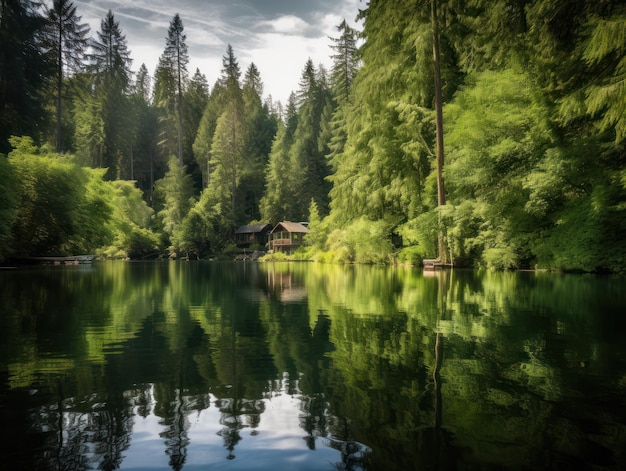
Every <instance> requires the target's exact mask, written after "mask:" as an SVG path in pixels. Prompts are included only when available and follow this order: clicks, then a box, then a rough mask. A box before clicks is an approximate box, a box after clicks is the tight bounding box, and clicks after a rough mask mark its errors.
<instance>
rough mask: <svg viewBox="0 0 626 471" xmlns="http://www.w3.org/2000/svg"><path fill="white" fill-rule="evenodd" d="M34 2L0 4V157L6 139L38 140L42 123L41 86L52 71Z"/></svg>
mask: <svg viewBox="0 0 626 471" xmlns="http://www.w3.org/2000/svg"><path fill="white" fill-rule="evenodd" d="M37 6H38V4H37V3H36V2H34V1H28V0H26V1H1V2H0V153H5V154H6V153H8V152H9V151H10V149H11V146H10V145H9V137H10V136H11V135H16V136H24V135H28V136H32V137H33V138H34V139H36V140H38V139H39V137H40V135H39V134H40V129H41V128H42V127H43V124H44V122H45V117H46V113H45V109H44V106H43V104H44V103H45V101H46V100H45V99H44V92H45V89H44V84H45V83H46V80H48V79H49V78H50V77H52V76H53V73H54V69H53V66H52V63H51V61H50V60H49V56H48V55H47V54H46V44H45V42H46V37H45V36H46V35H45V28H46V20H45V18H44V17H43V16H41V14H40V13H39V11H38V9H37Z"/></svg>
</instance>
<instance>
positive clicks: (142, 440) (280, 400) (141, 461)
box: [120, 392, 342, 471]
mask: <svg viewBox="0 0 626 471" xmlns="http://www.w3.org/2000/svg"><path fill="white" fill-rule="evenodd" d="M210 400H211V406H210V407H209V408H208V409H204V410H202V411H200V412H196V411H192V412H189V413H188V414H187V421H188V429H187V436H188V438H189V444H188V445H187V447H186V451H187V452H186V460H185V464H184V467H183V469H185V470H196V469H207V467H208V468H210V469H233V470H247V469H250V470H252V469H254V470H259V469H278V470H284V471H288V470H319V469H337V465H338V464H340V463H341V462H342V456H341V452H340V451H339V450H337V449H335V448H332V447H331V446H330V440H329V439H328V438H324V437H317V438H316V440H315V450H311V449H309V448H308V447H307V442H306V441H305V437H306V432H305V431H304V430H303V429H302V427H301V426H300V417H301V415H302V410H301V408H302V400H301V399H300V398H299V396H292V395H289V394H286V393H280V392H279V393H275V394H273V395H272V396H271V397H269V398H267V399H264V400H263V402H264V404H265V409H264V411H263V413H262V414H261V420H260V423H259V425H258V426H257V427H256V428H254V429H252V428H250V427H249V426H246V427H244V428H242V429H241V430H240V431H239V433H240V436H241V440H239V442H237V444H236V445H235V448H234V450H233V452H232V454H233V455H234V456H235V457H234V459H231V460H229V459H227V456H228V454H229V451H228V449H227V448H226V446H225V444H224V437H223V436H222V435H221V434H220V432H222V431H223V430H224V428H225V425H224V424H223V423H220V419H221V418H222V416H223V413H222V412H221V411H220V410H219V409H218V408H217V407H216V401H217V399H216V398H215V397H214V396H213V395H210ZM153 409H154V401H152V404H151V405H150V408H149V410H148V412H149V413H148V415H147V416H146V417H142V416H140V415H135V417H134V425H133V431H132V435H131V441H130V447H129V448H128V449H127V450H125V451H124V452H123V456H124V459H123V461H122V465H121V468H120V469H122V470H170V469H171V466H170V464H169V460H170V457H169V456H168V455H167V454H166V452H165V448H166V445H165V443H164V438H163V437H162V436H161V434H162V433H163V432H164V431H165V430H166V428H167V427H166V426H164V425H163V424H161V423H160V422H161V421H162V419H161V418H160V417H158V416H156V415H155V414H154V410H153ZM135 414H137V411H136V410H135ZM222 422H223V420H222ZM242 422H245V421H242ZM253 430H254V433H252V432H253Z"/></svg>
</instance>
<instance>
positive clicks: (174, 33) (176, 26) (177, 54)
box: [163, 13, 189, 166]
mask: <svg viewBox="0 0 626 471" xmlns="http://www.w3.org/2000/svg"><path fill="white" fill-rule="evenodd" d="M183 31H184V27H183V22H182V20H181V19H180V15H179V14H178V13H176V15H174V18H173V19H172V21H171V22H170V27H169V29H168V31H167V38H166V41H165V51H164V52H163V56H164V57H165V58H166V59H167V60H168V63H169V64H170V66H171V67H172V73H173V75H174V97H173V98H174V103H175V110H176V126H177V128H176V131H177V155H178V162H179V165H181V166H182V165H183V160H184V156H183V139H184V130H183V124H184V122H183V121H184V117H183V95H184V94H185V90H186V89H187V82H188V79H189V77H188V72H187V64H188V63H189V54H188V51H187V44H186V42H185V41H186V40H187V35H186V34H184V32H183Z"/></svg>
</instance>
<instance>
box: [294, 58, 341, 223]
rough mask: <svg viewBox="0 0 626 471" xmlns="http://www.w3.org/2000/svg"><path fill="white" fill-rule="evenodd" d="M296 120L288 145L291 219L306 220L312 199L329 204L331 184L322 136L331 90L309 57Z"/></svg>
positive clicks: (328, 116) (325, 126) (325, 143)
mask: <svg viewBox="0 0 626 471" xmlns="http://www.w3.org/2000/svg"><path fill="white" fill-rule="evenodd" d="M297 99H298V105H299V108H298V123H297V126H296V130H295V133H294V141H293V144H292V146H291V149H290V158H291V166H292V172H291V174H290V176H289V178H290V179H291V180H292V182H291V187H292V188H293V191H294V193H293V195H294V196H293V197H294V200H295V202H296V203H295V208H294V214H292V215H291V217H293V218H294V219H297V220H305V219H306V218H307V217H308V208H309V204H310V202H311V200H315V202H316V203H317V205H318V207H319V208H324V209H323V211H324V212H326V207H327V205H328V191H329V189H330V185H329V184H328V182H327V181H326V177H327V176H328V175H329V173H330V172H329V168H328V164H327V161H326V157H325V156H326V154H327V153H328V148H327V142H326V140H325V139H323V138H321V136H322V134H323V133H324V132H325V131H326V130H327V129H328V127H329V125H328V122H324V121H325V120H330V113H329V112H328V111H327V112H324V111H325V110H328V109H329V108H328V107H329V106H331V104H330V100H331V96H330V90H329V88H328V84H327V81H326V77H325V72H324V71H323V69H322V68H320V71H319V73H318V71H316V70H315V66H314V65H313V62H312V61H311V60H310V59H309V60H308V61H307V63H306V65H305V67H304V69H303V72H302V77H301V79H300V87H299V89H298V93H297Z"/></svg>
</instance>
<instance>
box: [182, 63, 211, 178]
mask: <svg viewBox="0 0 626 471" xmlns="http://www.w3.org/2000/svg"><path fill="white" fill-rule="evenodd" d="M183 101H184V103H183V104H184V106H183V113H184V120H183V129H184V131H185V136H184V142H183V144H184V145H183V148H184V152H185V162H186V165H187V168H188V170H189V171H190V172H191V174H192V175H193V176H194V180H195V181H196V183H197V185H196V186H198V187H199V188H200V187H201V180H202V170H201V166H200V165H199V163H198V162H197V161H196V159H195V158H192V157H193V155H192V152H193V143H194V141H195V139H196V136H197V134H198V127H199V126H200V121H201V120H202V115H203V114H204V110H205V108H206V106H207V104H208V102H209V84H208V82H207V79H206V77H205V76H204V75H203V74H201V73H200V70H198V69H196V72H195V73H194V75H193V77H192V78H191V80H190V81H189V86H188V87H187V90H186V91H185V95H184V97H183Z"/></svg>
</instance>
